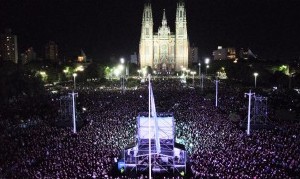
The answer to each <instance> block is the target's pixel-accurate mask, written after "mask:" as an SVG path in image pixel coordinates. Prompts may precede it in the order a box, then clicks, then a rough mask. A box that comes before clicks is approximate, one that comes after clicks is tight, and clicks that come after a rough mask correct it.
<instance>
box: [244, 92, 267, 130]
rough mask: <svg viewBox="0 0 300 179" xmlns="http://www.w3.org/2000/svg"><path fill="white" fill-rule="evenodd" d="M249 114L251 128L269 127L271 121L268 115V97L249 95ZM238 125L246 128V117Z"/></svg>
mask: <svg viewBox="0 0 300 179" xmlns="http://www.w3.org/2000/svg"><path fill="white" fill-rule="evenodd" d="M251 104H253V105H251V109H250V110H251V115H250V126H251V128H252V129H261V128H269V127H271V122H270V120H269V117H268V98H267V97H263V96H260V95H253V96H252V97H251ZM240 126H241V127H242V128H247V117H246V118H245V119H244V120H242V121H241V124H240Z"/></svg>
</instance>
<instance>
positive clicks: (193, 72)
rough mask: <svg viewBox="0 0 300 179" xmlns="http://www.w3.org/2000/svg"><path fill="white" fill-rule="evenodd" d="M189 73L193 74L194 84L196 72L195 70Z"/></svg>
mask: <svg viewBox="0 0 300 179" xmlns="http://www.w3.org/2000/svg"><path fill="white" fill-rule="evenodd" d="M191 74H192V75H193V86H194V85H195V74H196V72H195V71H191Z"/></svg>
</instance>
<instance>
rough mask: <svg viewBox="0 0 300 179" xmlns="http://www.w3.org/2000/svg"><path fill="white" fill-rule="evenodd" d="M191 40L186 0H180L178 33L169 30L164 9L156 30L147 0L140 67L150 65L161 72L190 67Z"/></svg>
mask: <svg viewBox="0 0 300 179" xmlns="http://www.w3.org/2000/svg"><path fill="white" fill-rule="evenodd" d="M188 54H189V39H188V34H187V20H186V11H185V4H184V2H183V0H179V1H178V3H177V10H176V20H175V33H174V32H171V31H170V27H169V26H168V24H167V18H166V13H165V10H164V12H163V17H162V23H161V26H160V27H159V28H158V32H154V29H153V16H152V8H151V4H150V3H145V5H144V11H143V20H142V31H141V39H140V44H139V55H140V56H139V58H140V67H141V68H144V67H147V66H150V67H151V68H152V69H153V70H156V71H157V72H159V73H169V74H170V73H172V72H174V71H180V70H181V69H182V68H186V69H187V68H188V61H189V55H188Z"/></svg>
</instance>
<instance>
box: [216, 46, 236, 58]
mask: <svg viewBox="0 0 300 179" xmlns="http://www.w3.org/2000/svg"><path fill="white" fill-rule="evenodd" d="M213 56H214V60H232V61H234V60H235V59H236V58H237V56H236V51H235V48H231V47H230V48H223V47H222V46H218V49H217V50H214V51H213Z"/></svg>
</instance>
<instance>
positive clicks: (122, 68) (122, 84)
mask: <svg viewBox="0 0 300 179" xmlns="http://www.w3.org/2000/svg"><path fill="white" fill-rule="evenodd" d="M120 62H121V66H120V69H121V88H122V93H124V82H125V81H124V63H125V60H124V58H121V59H120Z"/></svg>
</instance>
